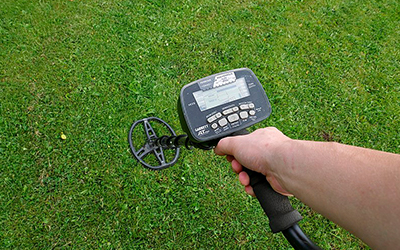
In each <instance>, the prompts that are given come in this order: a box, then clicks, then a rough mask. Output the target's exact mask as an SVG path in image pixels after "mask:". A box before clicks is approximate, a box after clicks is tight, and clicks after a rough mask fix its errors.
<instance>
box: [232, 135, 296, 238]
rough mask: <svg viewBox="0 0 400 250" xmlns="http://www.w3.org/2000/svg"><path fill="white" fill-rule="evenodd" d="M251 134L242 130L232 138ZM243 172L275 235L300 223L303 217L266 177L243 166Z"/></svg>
mask: <svg viewBox="0 0 400 250" xmlns="http://www.w3.org/2000/svg"><path fill="white" fill-rule="evenodd" d="M246 134H249V132H248V131H247V130H245V129H244V130H240V131H238V132H236V133H234V134H232V136H236V135H246ZM243 170H244V171H245V172H246V173H247V174H248V175H249V177H250V185H251V186H252V188H253V191H254V193H255V195H256V197H257V199H258V201H259V202H260V205H261V207H262V208H263V210H264V212H265V214H266V215H267V216H268V219H269V226H270V228H271V230H272V232H273V233H278V232H281V231H283V230H286V229H288V228H290V227H291V226H293V225H294V224H296V223H297V222H299V221H300V220H301V219H302V218H303V217H301V215H300V213H299V212H298V211H297V210H295V209H294V208H293V207H292V205H291V204H290V201H289V198H288V197H287V196H284V195H281V194H279V193H277V192H276V191H275V190H274V189H273V188H272V187H271V185H270V184H269V182H268V181H267V179H266V177H265V176H264V175H263V174H261V173H258V172H255V171H252V170H250V169H248V168H246V167H244V166H243Z"/></svg>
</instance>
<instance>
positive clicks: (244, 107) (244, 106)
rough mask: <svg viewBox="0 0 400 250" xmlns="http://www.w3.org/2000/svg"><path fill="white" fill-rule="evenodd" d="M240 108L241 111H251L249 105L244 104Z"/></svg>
mask: <svg viewBox="0 0 400 250" xmlns="http://www.w3.org/2000/svg"><path fill="white" fill-rule="evenodd" d="M239 107H240V110H246V109H249V105H248V104H242V105H240V106H239Z"/></svg>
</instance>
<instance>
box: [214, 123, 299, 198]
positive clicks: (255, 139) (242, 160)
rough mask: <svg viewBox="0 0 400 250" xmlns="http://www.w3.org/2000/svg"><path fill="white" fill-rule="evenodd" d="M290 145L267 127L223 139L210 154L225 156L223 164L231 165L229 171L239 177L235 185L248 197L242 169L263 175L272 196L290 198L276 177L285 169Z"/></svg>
mask: <svg viewBox="0 0 400 250" xmlns="http://www.w3.org/2000/svg"><path fill="white" fill-rule="evenodd" d="M291 141H292V140H291V139H290V138H289V137H287V136H285V135H284V134H283V133H282V132H280V131H279V130H278V129H276V128H273V127H268V128H263V129H258V130H256V131H254V132H253V133H251V134H248V135H242V136H235V137H226V138H224V139H222V140H220V141H219V143H218V145H217V147H216V148H215V149H214V152H215V153H216V154H217V155H227V160H228V161H229V162H230V163H231V165H232V169H233V171H234V172H236V173H237V174H238V175H239V181H240V183H241V184H242V185H244V186H245V191H246V192H247V193H248V194H250V195H253V196H254V192H253V189H252V187H251V186H250V178H249V176H248V175H247V173H246V172H245V171H243V167H242V166H243V165H244V166H246V168H248V169H251V170H253V171H256V172H259V173H262V174H263V175H265V176H266V178H267V180H268V182H269V183H270V184H271V186H272V188H273V189H274V190H275V191H276V192H278V193H280V194H282V195H291V193H290V192H289V191H287V190H286V189H285V187H284V185H283V181H282V179H281V178H280V176H279V171H280V170H281V168H283V167H286V166H285V165H287V164H286V163H287V159H288V158H287V156H288V155H289V154H288V151H290V142H291Z"/></svg>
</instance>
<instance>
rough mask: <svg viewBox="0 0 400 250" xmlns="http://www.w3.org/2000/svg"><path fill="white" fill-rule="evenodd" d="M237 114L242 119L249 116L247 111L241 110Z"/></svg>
mask: <svg viewBox="0 0 400 250" xmlns="http://www.w3.org/2000/svg"><path fill="white" fill-rule="evenodd" d="M239 116H240V118H242V119H246V118H247V117H249V114H248V113H247V111H242V112H240V113H239Z"/></svg>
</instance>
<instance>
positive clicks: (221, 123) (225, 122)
mask: <svg viewBox="0 0 400 250" xmlns="http://www.w3.org/2000/svg"><path fill="white" fill-rule="evenodd" d="M218 124H219V125H220V126H221V127H223V126H225V125H226V124H228V120H226V118H222V119H221V120H219V121H218Z"/></svg>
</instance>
